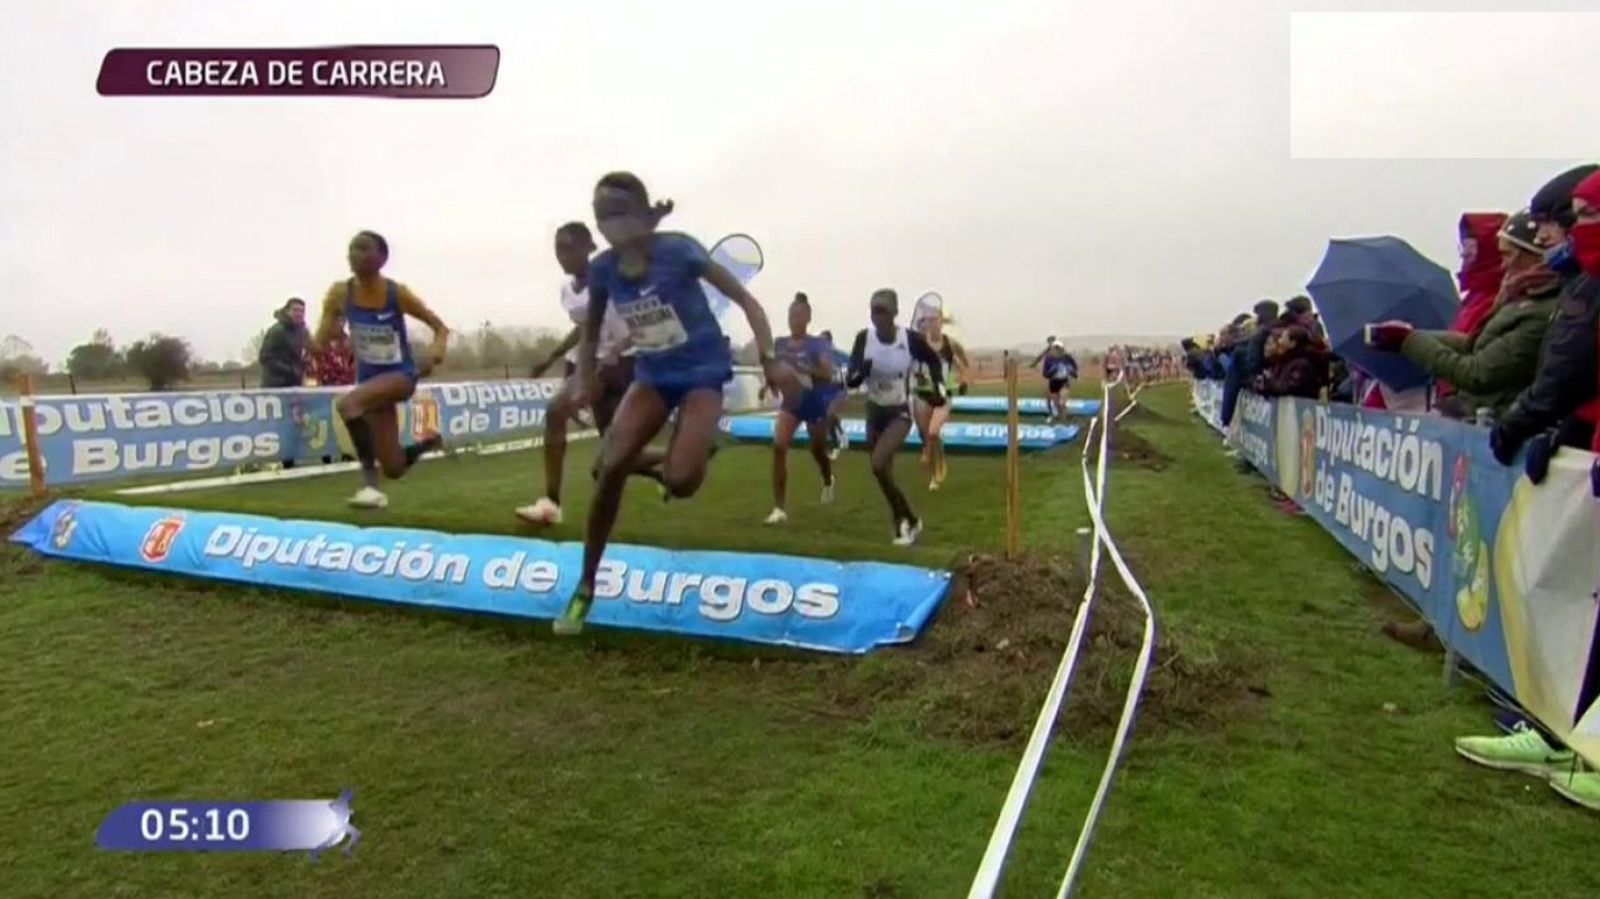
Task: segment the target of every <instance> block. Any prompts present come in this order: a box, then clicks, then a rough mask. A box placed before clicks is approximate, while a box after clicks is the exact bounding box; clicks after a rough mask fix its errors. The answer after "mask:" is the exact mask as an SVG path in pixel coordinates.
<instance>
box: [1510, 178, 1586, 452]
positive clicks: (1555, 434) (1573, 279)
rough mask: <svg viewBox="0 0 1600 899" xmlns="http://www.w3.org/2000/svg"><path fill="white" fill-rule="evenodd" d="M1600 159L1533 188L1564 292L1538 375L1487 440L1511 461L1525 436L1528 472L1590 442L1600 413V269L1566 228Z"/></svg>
mask: <svg viewBox="0 0 1600 899" xmlns="http://www.w3.org/2000/svg"><path fill="white" fill-rule="evenodd" d="M1596 171H1600V166H1594V165H1588V166H1580V167H1578V168H1575V169H1571V170H1569V171H1566V172H1563V173H1561V174H1560V175H1558V176H1556V177H1555V178H1553V179H1551V180H1550V182H1549V183H1547V184H1545V186H1544V187H1541V188H1540V189H1539V192H1538V193H1536V194H1534V196H1533V201H1532V202H1531V203H1529V204H1528V205H1529V210H1530V212H1531V213H1532V214H1533V218H1534V220H1535V221H1536V222H1537V223H1538V225H1539V232H1538V240H1537V243H1538V245H1539V246H1541V247H1544V248H1547V249H1549V250H1551V251H1553V252H1552V254H1551V255H1550V256H1549V257H1548V258H1549V262H1550V267H1551V268H1552V269H1554V270H1555V271H1556V273H1557V274H1558V275H1559V276H1560V277H1561V281H1562V285H1561V296H1560V299H1559V300H1558V303H1557V306H1556V314H1555V318H1553V319H1552V320H1551V322H1550V327H1549V331H1548V333H1547V334H1546V337H1545V341H1544V345H1543V347H1542V348H1541V350H1540V353H1539V365H1538V369H1537V371H1536V373H1535V374H1534V378H1533V383H1532V384H1530V385H1529V386H1528V388H1527V389H1526V390H1524V391H1522V393H1521V394H1519V395H1518V396H1517V398H1516V400H1514V401H1513V402H1512V403H1511V407H1510V408H1509V409H1508V410H1507V411H1506V413H1505V415H1503V416H1502V417H1501V418H1499V419H1498V420H1497V421H1496V422H1495V426H1494V430H1493V431H1492V432H1491V433H1490V437H1489V445H1490V447H1491V448H1492V449H1493V451H1494V455H1495V458H1496V459H1498V460H1499V461H1500V463H1501V464H1502V465H1510V464H1511V462H1512V460H1513V459H1515V458H1516V454H1517V451H1518V450H1519V449H1521V447H1522V446H1523V444H1525V443H1528V442H1529V441H1534V447H1533V448H1531V449H1530V450H1529V458H1528V460H1527V461H1528V475H1529V477H1530V478H1532V479H1533V480H1534V482H1535V483H1538V482H1541V481H1543V480H1544V474H1545V470H1544V466H1545V465H1546V464H1547V463H1548V461H1549V456H1550V453H1551V452H1553V451H1554V449H1555V448H1556V447H1558V446H1561V445H1564V444H1565V445H1572V446H1582V447H1588V446H1589V445H1590V444H1591V442H1592V441H1593V437H1594V431H1595V427H1594V425H1595V421H1596V419H1597V418H1600V400H1597V399H1596V392H1597V390H1600V375H1597V374H1596V372H1597V371H1600V358H1597V357H1600V340H1597V339H1596V328H1597V320H1600V277H1593V276H1587V275H1585V274H1584V273H1583V270H1582V268H1581V267H1580V266H1579V265H1578V264H1577V262H1576V261H1575V260H1574V259H1573V258H1572V255H1571V254H1570V253H1569V252H1563V250H1564V248H1566V247H1570V244H1568V242H1567V232H1568V231H1569V230H1570V229H1571V228H1572V227H1573V225H1574V224H1576V218H1575V216H1574V213H1573V208H1572V207H1573V192H1574V189H1575V188H1577V187H1578V185H1579V183H1580V182H1583V181H1584V180H1585V179H1588V178H1591V177H1592V176H1593V175H1594V173H1595V172H1596Z"/></svg>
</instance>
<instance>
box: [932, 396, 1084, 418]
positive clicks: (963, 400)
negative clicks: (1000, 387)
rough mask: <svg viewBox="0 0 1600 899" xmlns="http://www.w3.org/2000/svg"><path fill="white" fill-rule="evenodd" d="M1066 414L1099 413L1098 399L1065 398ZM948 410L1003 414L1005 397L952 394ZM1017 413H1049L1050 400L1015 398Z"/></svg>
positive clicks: (975, 413)
mask: <svg viewBox="0 0 1600 899" xmlns="http://www.w3.org/2000/svg"><path fill="white" fill-rule="evenodd" d="M1063 405H1064V406H1066V411H1067V414H1068V415H1081V416H1083V417H1085V418H1092V417H1093V416H1096V415H1099V414H1100V401H1099V400H1066V401H1065V402H1064V403H1063ZM950 411H952V412H965V413H967V414H969V415H1004V414H1005V413H1006V398H1005V397H1003V396H953V397H951V398H950ZM1017 414H1019V415H1049V414H1050V402H1049V401H1048V400H1045V399H1043V398H1042V397H1036V396H1028V397H1021V398H1019V399H1018V400H1017Z"/></svg>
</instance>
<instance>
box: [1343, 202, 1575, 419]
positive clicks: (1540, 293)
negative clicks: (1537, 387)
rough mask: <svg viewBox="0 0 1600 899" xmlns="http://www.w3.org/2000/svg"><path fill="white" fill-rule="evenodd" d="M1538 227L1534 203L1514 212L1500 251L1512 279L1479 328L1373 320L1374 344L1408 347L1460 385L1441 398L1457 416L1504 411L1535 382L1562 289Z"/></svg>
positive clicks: (1416, 358)
mask: <svg viewBox="0 0 1600 899" xmlns="http://www.w3.org/2000/svg"><path fill="white" fill-rule="evenodd" d="M1538 230H1539V226H1538V224H1537V223H1536V222H1535V221H1534V220H1533V214H1532V213H1531V212H1528V211H1526V210H1525V211H1523V212H1519V213H1517V214H1516V215H1514V216H1512V217H1511V218H1510V219H1507V220H1506V224H1505V227H1504V228H1502V229H1501V231H1500V234H1499V246H1498V248H1497V251H1496V253H1497V256H1498V258H1499V259H1500V260H1501V265H1503V267H1504V270H1505V277H1504V279H1503V280H1504V283H1503V284H1502V285H1501V287H1500V290H1499V295H1498V298H1497V299H1496V301H1495V302H1494V304H1493V305H1492V306H1491V307H1490V309H1489V310H1488V315H1487V318H1485V319H1484V320H1483V321H1480V322H1479V323H1478V324H1477V325H1476V326H1475V327H1474V329H1473V330H1472V331H1470V332H1468V333H1465V334H1460V333H1456V332H1455V331H1453V330H1451V331H1418V330H1415V329H1413V328H1412V327H1411V325H1410V324H1409V323H1407V322H1403V321H1389V322H1382V323H1380V324H1377V325H1374V326H1373V327H1372V337H1373V339H1372V345H1373V347H1374V348H1376V349H1379V350H1382V351H1385V352H1395V353H1400V354H1401V355H1403V356H1404V357H1405V358H1407V359H1410V360H1411V361H1412V362H1415V363H1416V364H1417V365H1418V366H1420V367H1421V368H1422V369H1423V370H1424V371H1426V372H1427V373H1428V374H1429V375H1432V376H1433V377H1435V378H1439V379H1442V380H1447V381H1449V382H1450V383H1451V384H1453V385H1454V386H1455V388H1456V391H1457V392H1456V393H1455V394H1454V395H1452V396H1450V397H1448V398H1446V399H1444V400H1441V402H1440V410H1441V411H1443V412H1444V413H1445V414H1446V415H1448V416H1450V417H1451V418H1460V419H1471V418H1472V417H1473V416H1474V415H1475V414H1476V413H1477V412H1478V410H1480V409H1487V410H1489V412H1490V414H1491V415H1493V416H1495V417H1497V418H1498V417H1499V416H1501V415H1503V414H1505V411H1506V410H1507V409H1508V408H1510V406H1511V403H1512V402H1513V401H1514V400H1515V399H1516V398H1517V395H1518V394H1519V393H1521V392H1522V390H1523V388H1525V387H1527V386H1528V385H1529V384H1531V383H1533V376H1534V373H1535V372H1536V371H1538V368H1539V345H1540V344H1541V343H1542V342H1543V341H1544V335H1545V331H1546V329H1547V328H1548V327H1549V324H1550V317H1551V316H1552V315H1553V314H1554V313H1555V311H1556V297H1557V295H1558V294H1559V293H1560V289H1561V288H1560V283H1559V281H1558V280H1557V277H1556V274H1555V273H1554V272H1552V271H1550V269H1549V267H1548V266H1546V265H1545V264H1544V251H1543V249H1542V248H1541V247H1540V246H1539V245H1538V243H1536V237H1537V235H1538ZM1458 321H1459V320H1458Z"/></svg>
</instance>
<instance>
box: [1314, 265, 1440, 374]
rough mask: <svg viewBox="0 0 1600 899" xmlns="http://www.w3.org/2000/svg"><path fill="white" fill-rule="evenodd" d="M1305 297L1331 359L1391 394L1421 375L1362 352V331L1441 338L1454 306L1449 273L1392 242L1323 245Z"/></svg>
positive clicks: (1404, 362) (1402, 361)
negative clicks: (1405, 325)
mask: <svg viewBox="0 0 1600 899" xmlns="http://www.w3.org/2000/svg"><path fill="white" fill-rule="evenodd" d="M1306 289H1307V290H1309V291H1310V292H1311V298H1312V300H1314V301H1315V302H1316V304H1317V312H1319V313H1320V314H1321V315H1322V321H1323V324H1324V325H1325V326H1326V327H1327V330H1328V342H1329V344H1331V345H1332V347H1333V351H1334V353H1336V354H1338V355H1339V356H1341V357H1343V358H1344V359H1345V361H1347V362H1349V363H1351V364H1354V365H1356V366H1359V367H1360V368H1361V369H1363V370H1364V371H1366V372H1367V373H1369V374H1371V375H1372V376H1373V377H1375V378H1377V379H1378V380H1379V381H1382V382H1383V383H1384V384H1385V385H1386V386H1388V387H1389V389H1391V390H1397V391H1398V390H1409V389H1411V388H1413V387H1419V386H1421V385H1422V384H1424V383H1426V382H1427V380H1428V374H1427V372H1425V371H1423V370H1422V369H1421V368H1418V367H1417V366H1416V365H1415V364H1414V363H1412V362H1411V361H1410V360H1408V359H1406V358H1405V357H1404V356H1401V355H1400V354H1399V353H1387V352H1383V351H1381V350H1376V349H1373V348H1372V347H1369V346H1367V344H1366V340H1365V336H1366V335H1365V328H1366V326H1367V325H1369V324H1372V323H1374V322H1382V321H1390V320H1398V321H1404V322H1410V323H1411V325H1412V326H1414V327H1416V328H1418V329H1419V330H1435V331H1442V330H1445V329H1447V328H1449V327H1450V322H1452V321H1454V320H1455V315H1456V310H1457V308H1459V307H1460V305H1461V299H1460V297H1459V296H1457V294H1456V285H1455V281H1454V279H1452V278H1451V276H1450V272H1449V271H1447V270H1446V269H1445V268H1443V267H1442V266H1440V265H1438V264H1437V263H1435V262H1433V261H1432V260H1430V259H1429V258H1428V257H1426V256H1424V255H1422V254H1421V253H1418V252H1417V251H1416V250H1415V249H1413V248H1412V246H1411V245H1410V244H1408V243H1406V242H1405V241H1403V240H1401V239H1400V238H1398V237H1361V238H1357V239H1355V240H1330V241H1328V252H1327V254H1326V255H1324V256H1323V257H1322V264H1321V265H1319V266H1317V273H1316V274H1315V275H1312V276H1311V283H1310V284H1307V285H1306Z"/></svg>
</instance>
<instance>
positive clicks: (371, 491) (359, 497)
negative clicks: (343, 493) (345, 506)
mask: <svg viewBox="0 0 1600 899" xmlns="http://www.w3.org/2000/svg"><path fill="white" fill-rule="evenodd" d="M347 502H348V503H349V505H350V508H352V509H387V508H388V507H389V497H387V496H384V494H383V491H382V490H379V489H378V488H376V487H362V488H361V489H360V490H357V491H356V492H355V495H354V496H351V497H350V499H349V500H347Z"/></svg>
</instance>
